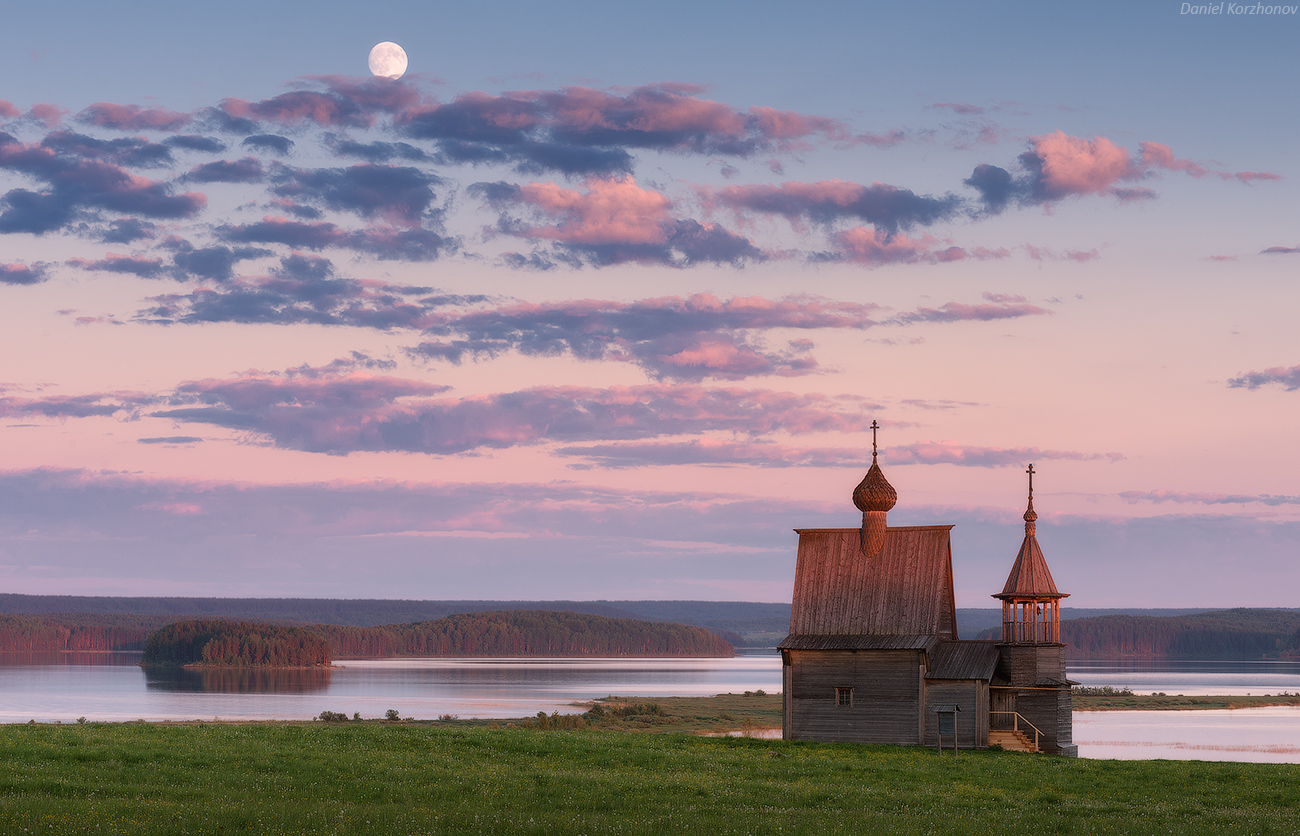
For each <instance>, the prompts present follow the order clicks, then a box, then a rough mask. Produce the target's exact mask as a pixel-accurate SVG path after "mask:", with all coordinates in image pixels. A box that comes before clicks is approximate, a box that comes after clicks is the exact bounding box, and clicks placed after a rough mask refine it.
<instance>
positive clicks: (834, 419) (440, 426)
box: [154, 374, 868, 455]
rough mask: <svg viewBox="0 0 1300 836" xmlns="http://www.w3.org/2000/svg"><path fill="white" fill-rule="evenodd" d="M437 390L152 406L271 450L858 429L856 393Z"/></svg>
mask: <svg viewBox="0 0 1300 836" xmlns="http://www.w3.org/2000/svg"><path fill="white" fill-rule="evenodd" d="M446 388H447V387H444V386H438V385H435V384H430V383H424V382H421V381H413V380H404V379H399V378H391V377H380V376H371V375H367V374H352V375H347V376H341V377H332V378H310V379H304V378H283V377H267V376H257V377H251V376H250V377H244V378H238V379H234V380H204V381H194V382H192V383H187V384H184V385H182V386H180V387H178V389H177V397H178V398H190V399H193V400H197V401H199V402H201V403H202V404H203V405H202V406H194V407H181V408H176V409H168V410H163V411H160V412H156V413H154V415H155V416H156V417H162V418H171V419H173V420H177V421H186V422H196V423H206V424H213V425H216V426H222V427H228V428H232V429H239V430H246V431H250V432H254V433H257V434H259V435H263V436H266V437H268V438H270V439H271V440H272V442H273V443H274V444H275V445H276V446H279V447H286V448H290V449H298V450H307V451H310V452H319V453H331V454H336V455H345V454H347V453H350V452H357V451H363V450H364V451H406V452H421V453H433V454H451V453H462V452H466V451H471V450H477V449H501V448H507V447H514V446H520V445H535V444H541V443H545V442H555V441H558V442H569V443H572V442H579V441H587V440H601V439H611V440H615V439H638V438H653V437H656V436H661V435H680V434H690V433H701V432H711V431H722V432H736V433H745V434H750V435H759V434H769V433H773V432H787V433H794V434H799V433H810V432H835V431H839V432H860V431H863V430H864V429H866V427H867V426H868V425H867V423H866V419H865V417H864V416H863V414H862V409H861V406H862V400H861V399H860V398H855V397H849V396H839V397H831V396H826V395H816V394H796V393H792V392H774V391H770V390H762V389H754V390H742V389H705V388H702V387H699V386H687V385H670V384H654V385H647V386H613V387H607V388H590V387H581V386H546V387H536V388H532V389H525V390H522V391H517V392H509V393H503V394H491V395H480V396H473V397H466V398H430V397H428V396H429V395H433V394H437V393H439V392H442V391H445V390H446Z"/></svg>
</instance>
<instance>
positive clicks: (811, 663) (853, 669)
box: [783, 650, 987, 745]
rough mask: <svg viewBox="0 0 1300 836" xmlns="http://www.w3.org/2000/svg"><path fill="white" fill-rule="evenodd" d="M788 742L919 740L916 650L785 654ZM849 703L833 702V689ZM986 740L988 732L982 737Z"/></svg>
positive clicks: (919, 679) (921, 720)
mask: <svg viewBox="0 0 1300 836" xmlns="http://www.w3.org/2000/svg"><path fill="white" fill-rule="evenodd" d="M785 653H786V654H787V656H788V658H789V660H790V664H789V665H788V666H786V667H785V668H784V669H783V672H784V676H783V681H784V687H785V707H786V712H785V720H784V723H783V726H784V732H785V738H786V739H787V740H829V741H844V742H856V743H896V744H912V745H915V744H917V743H920V742H921V740H922V736H923V734H924V726H923V724H924V722H925V719H924V717H923V716H922V712H921V706H922V692H923V688H924V681H923V679H922V677H923V676H924V674H925V669H924V666H923V658H922V657H923V654H922V653H921V652H919V651H915V650H888V651H851V650H843V651H800V650H790V651H786V652H785ZM845 687H848V688H852V689H853V704H852V705H849V706H840V705H837V704H836V694H835V689H836V688H845ZM985 739H986V740H987V734H986V735H985Z"/></svg>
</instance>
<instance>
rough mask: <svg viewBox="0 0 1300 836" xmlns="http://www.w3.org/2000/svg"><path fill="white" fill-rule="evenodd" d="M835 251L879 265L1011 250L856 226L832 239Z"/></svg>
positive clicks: (1002, 255) (1005, 254) (992, 255)
mask: <svg viewBox="0 0 1300 836" xmlns="http://www.w3.org/2000/svg"><path fill="white" fill-rule="evenodd" d="M832 240H833V242H834V244H835V247H836V255H837V256H839V257H842V258H844V259H846V260H848V261H853V262H857V263H859V264H866V265H868V266H872V267H878V266H880V265H883V264H916V263H926V264H941V263H944V262H950V261H962V260H963V259H967V258H972V259H978V260H984V259H990V258H1007V257H1008V256H1010V255H1011V253H1010V252H1009V251H1008V250H1006V249H1002V248H998V249H990V248H988V247H974V248H971V249H969V250H968V249H965V248H963V247H954V246H947V247H945V246H943V245H942V244H941V243H940V242H939V240H938V239H937V238H935V237H934V236H932V235H929V234H928V233H927V234H925V235H922V236H921V237H919V238H908V237H907V236H906V235H903V234H901V233H900V234H896V235H893V236H886V235H882V234H881V233H879V232H877V231H876V230H875V229H872V228H871V227H866V226H855V227H852V228H850V229H846V230H844V231H842V232H838V233H836V234H835V236H834V238H833V239H832Z"/></svg>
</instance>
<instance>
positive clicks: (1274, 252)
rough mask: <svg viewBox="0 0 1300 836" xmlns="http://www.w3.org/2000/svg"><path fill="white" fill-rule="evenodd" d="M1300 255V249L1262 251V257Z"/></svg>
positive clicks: (1280, 248) (1270, 248) (1284, 248)
mask: <svg viewBox="0 0 1300 836" xmlns="http://www.w3.org/2000/svg"><path fill="white" fill-rule="evenodd" d="M1296 253H1300V247H1268V248H1266V249H1263V250H1260V252H1259V254H1260V255H1295V254H1296Z"/></svg>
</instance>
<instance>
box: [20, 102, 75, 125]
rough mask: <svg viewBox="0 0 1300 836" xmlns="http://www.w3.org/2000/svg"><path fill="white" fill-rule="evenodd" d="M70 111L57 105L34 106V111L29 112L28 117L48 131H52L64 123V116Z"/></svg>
mask: <svg viewBox="0 0 1300 836" xmlns="http://www.w3.org/2000/svg"><path fill="white" fill-rule="evenodd" d="M67 112H68V111H67V110H65V109H64V108H61V107H59V106H57V105H52V104H34V105H32V109H31V110H29V111H27V115H28V116H29V117H30V118H32V119H35V120H36V121H38V122H41V123H42V124H44V125H45V127H46V129H47V130H48V129H50V128H53V127H55V126H56V125H58V124H59V123H60V122H62V121H63V115H64V114H65V113H67Z"/></svg>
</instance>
